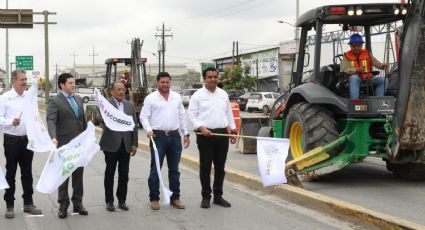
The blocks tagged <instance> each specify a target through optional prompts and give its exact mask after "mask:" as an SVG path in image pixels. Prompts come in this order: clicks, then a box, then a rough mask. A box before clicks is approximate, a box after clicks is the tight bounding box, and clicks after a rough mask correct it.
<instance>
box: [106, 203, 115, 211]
mask: <svg viewBox="0 0 425 230" xmlns="http://www.w3.org/2000/svg"><path fill="white" fill-rule="evenodd" d="M106 210H108V211H110V212H113V211H115V206H114V203H112V202H108V203H106Z"/></svg>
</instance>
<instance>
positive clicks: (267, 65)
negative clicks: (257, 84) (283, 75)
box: [241, 48, 279, 79]
mask: <svg viewBox="0 0 425 230" xmlns="http://www.w3.org/2000/svg"><path fill="white" fill-rule="evenodd" d="M257 63H258V64H257ZM241 64H242V66H243V67H244V66H249V67H250V72H249V75H251V76H257V66H258V78H259V79H261V78H267V77H272V76H278V75H279V48H273V49H268V50H262V51H258V52H254V53H249V54H243V55H242V56H241Z"/></svg>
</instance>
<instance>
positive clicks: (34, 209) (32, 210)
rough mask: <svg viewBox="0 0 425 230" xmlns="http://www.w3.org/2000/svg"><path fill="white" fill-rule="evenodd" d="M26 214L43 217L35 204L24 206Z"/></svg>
mask: <svg viewBox="0 0 425 230" xmlns="http://www.w3.org/2000/svg"><path fill="white" fill-rule="evenodd" d="M24 212H27V213H29V214H32V215H41V214H42V212H41V210H40V209H38V208H37V207H36V206H35V205H33V204H27V205H24Z"/></svg>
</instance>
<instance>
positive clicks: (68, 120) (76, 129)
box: [46, 73, 88, 219]
mask: <svg viewBox="0 0 425 230" xmlns="http://www.w3.org/2000/svg"><path fill="white" fill-rule="evenodd" d="M58 87H59V89H60V92H59V93H58V94H57V95H56V96H54V97H52V98H50V99H49V102H48V104H47V115H46V120H47V127H48V130H49V135H50V137H51V138H52V140H53V142H54V143H55V144H56V145H57V147H58V148H59V147H61V146H62V145H66V144H68V143H69V142H70V141H71V140H72V139H74V138H75V137H76V136H78V135H79V134H80V133H82V132H83V131H84V130H85V129H86V128H87V123H86V118H85V116H84V108H83V100H82V99H81V97H79V96H78V95H75V94H74V89H75V79H74V76H72V75H71V74H69V73H63V74H61V75H59V77H58ZM83 170H84V168H83V167H79V168H77V169H76V170H75V171H74V172H73V173H72V188H73V193H72V198H71V200H72V204H73V206H74V212H77V213H79V214H80V215H88V212H87V210H86V209H85V208H84V206H83V193H84V190H83ZM68 181H69V179H66V181H65V182H63V184H62V185H60V186H59V191H58V202H59V204H60V206H59V212H58V216H59V218H61V219H63V218H66V217H67V216H68V206H69V204H70V202H69V196H68Z"/></svg>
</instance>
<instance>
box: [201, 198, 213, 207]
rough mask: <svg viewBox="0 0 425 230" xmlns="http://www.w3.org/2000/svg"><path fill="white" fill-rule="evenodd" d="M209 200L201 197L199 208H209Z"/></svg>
mask: <svg viewBox="0 0 425 230" xmlns="http://www.w3.org/2000/svg"><path fill="white" fill-rule="evenodd" d="M210 202H211V200H210V199H208V198H202V201H201V208H210V206H211V204H210Z"/></svg>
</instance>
